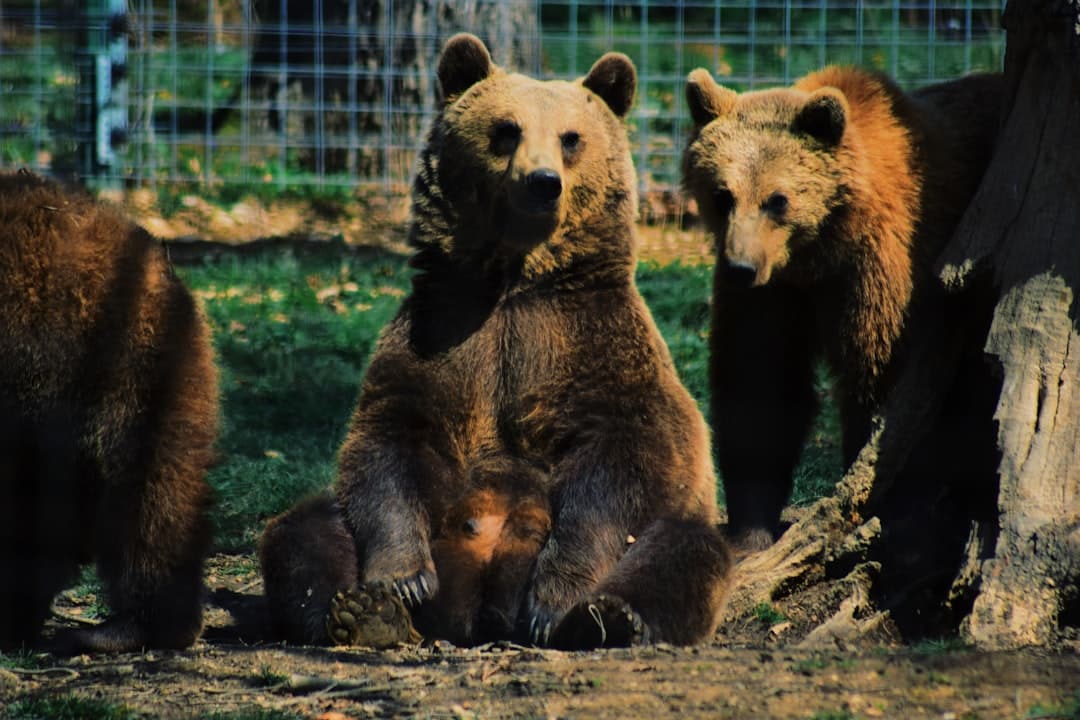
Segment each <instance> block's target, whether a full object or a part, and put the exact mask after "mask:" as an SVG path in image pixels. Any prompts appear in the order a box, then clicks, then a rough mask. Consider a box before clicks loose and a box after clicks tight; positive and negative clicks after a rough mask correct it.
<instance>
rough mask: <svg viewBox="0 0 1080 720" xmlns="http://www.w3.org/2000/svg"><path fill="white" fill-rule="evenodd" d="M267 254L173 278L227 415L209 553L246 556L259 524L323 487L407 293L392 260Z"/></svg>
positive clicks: (400, 264) (214, 475)
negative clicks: (364, 376) (216, 370)
mask: <svg viewBox="0 0 1080 720" xmlns="http://www.w3.org/2000/svg"><path fill="white" fill-rule="evenodd" d="M338 250H340V246H336V250H334V249H333V248H331V249H328V252H326V253H322V254H309V255H304V256H297V255H294V254H293V253H291V252H285V253H281V252H269V253H266V254H262V255H257V256H255V257H251V258H245V259H240V258H236V257H229V258H225V259H222V260H219V261H215V262H209V263H207V264H204V265H202V266H199V267H192V268H184V269H182V270H181V274H182V275H183V276H184V279H185V280H186V281H187V283H188V284H189V286H190V287H191V288H192V289H193V290H194V292H195V293H196V294H197V295H199V296H200V297H202V299H203V301H204V303H205V306H206V310H207V315H208V317H209V319H210V322H211V325H212V327H213V330H214V338H215V344H216V347H217V352H218V358H219V364H220V367H221V389H222V400H223V406H224V426H223V434H222V437H221V439H220V441H219V450H220V454H221V458H222V461H221V463H220V464H219V465H218V466H217V467H216V468H215V469H214V470H213V471H212V472H211V475H210V481H211V483H212V484H213V485H214V487H215V489H216V491H217V503H216V508H215V514H216V521H217V525H218V541H219V543H220V544H222V545H223V546H224V547H226V548H228V547H244V546H247V545H250V542H251V541H252V540H253V539H254V536H255V533H257V531H258V529H259V527H261V524H262V522H261V521H262V520H265V519H266V518H267V517H269V516H271V515H273V514H276V513H278V512H281V511H283V510H285V509H286V508H287V507H288V506H289V505H291V504H292V503H293V502H294V501H295V500H296V499H297V498H298V497H300V496H302V495H304V494H307V493H309V492H311V491H313V490H315V489H317V488H320V487H325V486H327V485H328V484H329V483H330V481H331V480H332V478H333V476H334V460H335V453H336V451H337V448H338V445H339V444H340V443H341V441H342V439H343V437H344V433H345V429H346V427H347V424H348V420H349V416H350V413H351V411H352V407H353V403H354V402H355V399H356V395H357V392H358V390H359V387H360V378H361V373H362V371H363V369H364V367H365V365H366V362H367V358H368V355H369V354H370V353H371V350H372V347H373V346H374V343H375V340H376V338H377V337H378V333H379V330H380V329H381V328H382V326H383V325H384V324H385V323H386V322H387V321H388V320H389V319H390V317H391V316H392V315H393V313H394V312H395V310H396V309H397V307H398V305H399V303H400V298H401V297H402V295H403V294H404V293H405V290H406V288H407V287H408V274H407V273H406V272H405V263H404V261H403V260H401V259H400V258H397V257H390V256H378V257H375V258H369V259H363V260H362V259H358V258H355V257H344V258H343V257H342V255H341V254H340V253H339V252H338Z"/></svg>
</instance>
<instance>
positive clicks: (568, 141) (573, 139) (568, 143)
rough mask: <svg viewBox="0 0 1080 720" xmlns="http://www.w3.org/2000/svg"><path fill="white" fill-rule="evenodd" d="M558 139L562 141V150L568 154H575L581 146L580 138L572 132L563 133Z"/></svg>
mask: <svg viewBox="0 0 1080 720" xmlns="http://www.w3.org/2000/svg"><path fill="white" fill-rule="evenodd" d="M559 139H560V140H561V141H562V149H563V150H564V151H565V152H568V153H572V152H576V151H577V149H578V147H580V146H581V136H580V135H578V134H577V133H576V132H574V131H573V130H571V131H569V132H564V133H563V134H562V136H561V137H560V138H559Z"/></svg>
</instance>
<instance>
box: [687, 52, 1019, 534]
mask: <svg viewBox="0 0 1080 720" xmlns="http://www.w3.org/2000/svg"><path fill="white" fill-rule="evenodd" d="M1000 83H1001V78H1000V77H999V76H996V75H979V76H971V77H968V78H964V79H961V80H957V81H953V82H950V83H944V84H940V85H935V86H931V87H928V88H925V89H923V90H920V91H918V92H915V93H914V94H911V95H907V94H904V93H903V92H901V91H900V90H899V89H898V88H897V87H896V86H895V85H894V84H893V83H892V82H891V81H890V80H888V79H887V78H885V77H883V76H881V75H877V74H873V73H869V72H865V71H862V70H858V69H855V68H843V67H830V68H826V69H824V70H822V71H820V72H816V73H812V74H810V75H808V76H806V77H805V78H803V79H802V80H799V81H798V82H796V83H795V85H794V86H793V87H790V88H780V89H773V90H762V91H756V92H748V93H744V94H741V95H740V94H737V93H735V92H734V91H732V90H728V89H726V88H723V87H721V86H719V85H717V84H716V82H714V81H713V79H712V77H711V76H710V75H709V73H708V72H707V71H706V70H702V69H698V70H694V71H693V72H692V73H691V74H690V76H689V79H688V81H687V86H686V94H687V100H688V102H689V106H690V113H691V115H692V117H693V120H694V123H695V125H696V128H695V131H694V133H693V136H692V138H691V141H690V143H689V145H688V147H687V148H686V151H685V155H684V165H683V173H684V184H685V186H686V188H687V189H688V191H689V192H690V193H691V194H692V195H693V196H694V198H695V199H696V200H697V203H698V206H699V208H700V211H701V215H702V218H703V220H704V222H705V224H706V226H707V227H708V229H709V231H710V232H711V233H712V235H713V237H714V239H715V243H716V251H717V263H716V273H715V278H714V290H713V292H714V299H713V320H712V338H711V343H712V348H711V352H712V359H711V388H712V420H713V429H714V431H715V433H716V442H717V456H718V459H719V464H720V472H721V475H722V476H723V480H724V488H725V491H726V494H727V504H728V513H729V518H730V530H731V533H732V534H733V536H735V537H738V538H740V541H741V542H740V544H742V545H743V546H745V547H747V548H759V547H763V546H765V545H767V544H769V543H770V542H771V541H772V540H773V538H774V536H775V533H776V532H777V531H778V530H779V521H780V511H781V509H782V508H783V506H784V504H785V502H786V501H787V498H788V495H789V494H790V491H791V482H792V470H793V469H794V467H795V464H796V462H797V461H798V458H799V454H800V452H801V450H802V446H803V442H804V440H805V438H806V434H807V430H808V428H809V426H810V423H811V421H812V419H813V417H814V415H815V413H816V412H817V401H816V396H815V393H814V389H813V374H814V364H815V362H816V360H817V358H819V357H823V358H824V359H825V361H826V362H827V364H828V365H829V367H830V368H831V369H832V371H833V373H834V374H835V377H836V397H837V401H838V405H839V409H840V415H841V422H842V425H843V454H844V458H845V462H846V463H848V464H850V463H851V462H852V461H853V460H854V458H855V456H856V454H857V453H858V451H859V450H860V449H861V447H862V445H863V444H864V443H865V441H866V439H867V437H868V435H869V428H870V422H871V416H872V413H873V412H874V410H875V409H876V408H877V407H878V406H879V404H880V403H881V401H882V400H883V398H884V395H885V393H886V392H887V391H888V388H889V386H890V384H891V382H892V381H893V378H894V377H895V376H896V372H897V368H898V366H899V365H900V364H901V363H902V362H903V360H902V358H903V348H904V339H905V333H906V331H907V328H908V325H909V321H910V319H911V318H912V316H914V315H915V314H916V311H917V310H918V311H919V312H920V313H921V317H931V316H940V315H941V313H942V310H941V307H942V306H941V304H940V301H941V299H940V297H937V295H938V291H937V289H935V287H934V286H935V284H936V283H935V281H934V279H933V277H932V274H931V264H932V262H933V259H934V257H935V255H936V254H937V253H938V252H939V250H940V249H941V247H942V246H943V244H944V243H945V242H946V241H947V240H948V238H949V237H950V236H951V234H952V231H953V229H954V227H955V226H956V224H957V222H958V221H959V219H960V216H961V215H962V214H963V212H964V210H965V209H966V208H967V205H968V202H969V200H970V199H971V196H972V195H973V193H974V191H975V189H976V187H977V185H978V183H979V180H980V178H981V177H982V174H983V171H984V169H985V166H986V163H987V162H988V160H989V156H990V153H991V150H992V147H993V142H994V138H995V136H996V118H997V116H998V113H997V109H998V105H999V103H1000Z"/></svg>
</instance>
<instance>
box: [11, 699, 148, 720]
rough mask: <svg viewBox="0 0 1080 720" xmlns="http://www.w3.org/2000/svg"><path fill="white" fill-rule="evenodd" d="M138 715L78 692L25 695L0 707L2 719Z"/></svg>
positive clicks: (127, 718) (106, 719)
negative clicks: (76, 693) (41, 695)
mask: <svg viewBox="0 0 1080 720" xmlns="http://www.w3.org/2000/svg"><path fill="white" fill-rule="evenodd" d="M136 717H138V715H137V714H136V713H135V712H133V711H132V710H130V709H128V708H127V707H126V706H124V705H121V704H119V703H114V702H109V701H107V700H100V699H97V698H84V697H79V696H78V695H54V696H51V697H29V698H24V699H22V700H16V701H15V702H13V703H11V704H10V705H8V706H7V707H5V708H0V718H3V720H134V718H136Z"/></svg>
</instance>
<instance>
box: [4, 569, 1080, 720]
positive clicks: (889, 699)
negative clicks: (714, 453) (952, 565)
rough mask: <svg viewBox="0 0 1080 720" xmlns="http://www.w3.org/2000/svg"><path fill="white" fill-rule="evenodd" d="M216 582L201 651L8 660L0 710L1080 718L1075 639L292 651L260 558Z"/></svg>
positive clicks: (218, 575)
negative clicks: (277, 629)
mask: <svg viewBox="0 0 1080 720" xmlns="http://www.w3.org/2000/svg"><path fill="white" fill-rule="evenodd" d="M206 582H207V591H208V598H207V627H206V631H205V633H204V636H203V639H202V640H200V641H199V643H198V644H197V645H196V646H195V647H193V648H191V649H190V650H186V651H182V652H176V651H148V652H144V653H129V654H123V655H117V656H104V655H101V656H88V655H82V656H77V657H72V658H65V657H59V656H53V655H49V654H47V653H43V654H40V655H38V656H35V657H34V658H33V659H34V660H35V664H36V665H38V668H37V669H35V670H30V671H23V670H16V671H14V672H12V671H5V670H0V708H2V707H3V706H4V704H5V703H8V702H12V701H14V700H16V699H20V698H26V697H32V696H41V695H43V694H54V695H70V694H74V695H78V696H84V697H92V698H99V699H104V700H108V701H111V702H117V703H121V704H123V705H125V706H127V707H129V708H130V709H132V710H135V711H137V712H139V713H145V714H146V715H148V716H152V717H184V718H186V717H203V716H206V715H209V714H211V713H220V712H230V711H234V712H235V711H252V710H256V709H278V710H284V711H288V712H292V713H295V714H297V715H298V716H301V717H318V716H322V718H323V720H341V718H364V717H414V716H419V717H428V718H431V717H456V718H472V717H476V718H488V717H542V718H555V717H673V716H690V717H738V718H742V717H747V718H758V717H760V718H766V717H768V718H811V717H815V716H816V717H818V718H846V717H859V718H874V717H884V718H1023V717H1032V716H1035V717H1040V718H1051V717H1066V716H1065V715H1061V714H1060V712H1061V708H1063V707H1065V706H1067V705H1068V704H1069V703H1070V702H1074V698H1075V693H1076V692H1077V691H1078V690H1080V654H1078V653H1077V652H1076V651H1075V649H1064V650H1060V651H1057V652H1054V653H1050V652H1043V651H1026V652H1007V653H987V652H977V651H975V650H972V649H962V648H961V649H956V648H954V649H950V650H943V649H935V647H934V646H919V647H917V648H914V649H913V648H910V647H904V646H901V645H896V644H882V645H879V646H875V647H870V648H861V649H848V650H841V649H839V648H837V649H836V650H830V651H822V650H806V649H801V648H799V647H798V646H797V643H792V644H791V645H789V644H788V643H787V642H786V641H785V637H784V635H785V628H784V627H783V626H784V622H782V621H781V622H775V623H774V624H772V625H770V624H769V621H768V620H767V619H766V620H754V619H744V620H743V621H741V622H732V623H729V624H727V625H726V626H725V627H724V628H722V629H721V633H720V634H718V636H717V637H716V638H715V640H714V641H713V642H711V643H709V644H707V645H703V646H699V647H691V648H682V647H671V646H666V645H659V646H653V647H643V648H631V649H612V650H601V651H595V652H586V653H564V652H558V651H553V650H539V649H535V648H527V647H521V646H517V645H513V644H509V643H500V644H489V645H485V646H482V647H478V648H457V647H454V646H452V645H449V644H447V643H445V642H434V643H421V644H420V645H416V646H407V647H406V646H402V647H400V648H397V649H393V650H385V651H372V650H368V649H363V648H348V649H346V648H340V649H339V648H313V647H293V646H286V645H284V644H282V643H278V642H274V641H273V640H272V639H271V638H269V637H268V636H267V631H266V624H265V616H264V612H265V610H264V606H263V598H262V582H261V580H260V578H259V575H258V572H257V569H256V565H255V561H254V559H253V558H252V557H249V556H243V555H217V556H214V557H213V558H212V559H211V562H210V563H209V566H208V570H207V575H206ZM93 601H94V598H92V597H86V596H80V595H78V594H75V593H72V592H68V593H65V594H63V595H62V596H61V597H60V598H59V599H58V600H57V602H56V606H55V609H56V613H57V614H56V617H55V618H54V619H53V620H52V621H51V622H50V628H49V630H50V632H51V631H55V630H56V629H58V628H60V627H64V626H73V625H75V624H77V623H78V621H77V620H76V619H77V618H78V617H79V616H80V615H81V614H83V612H84V611H85V610H86V608H88V607H89V606H90V605H91V604H92V603H93ZM83 622H85V621H83ZM920 648H921V649H920ZM1055 708H1057V710H1055ZM335 713H337V714H335ZM1055 713H1058V714H1055ZM3 714H4V713H3V711H2V710H0V716H3ZM1073 717H1075V716H1074V715H1073Z"/></svg>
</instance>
